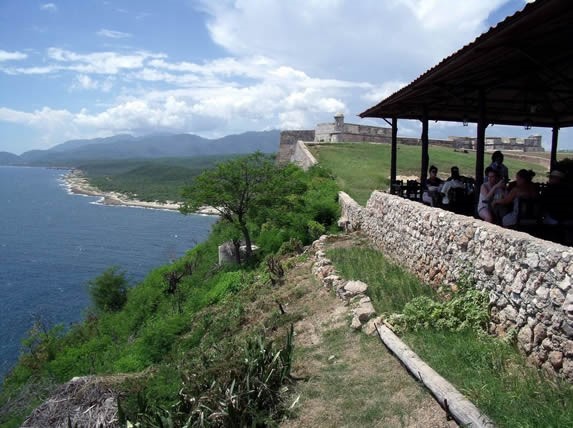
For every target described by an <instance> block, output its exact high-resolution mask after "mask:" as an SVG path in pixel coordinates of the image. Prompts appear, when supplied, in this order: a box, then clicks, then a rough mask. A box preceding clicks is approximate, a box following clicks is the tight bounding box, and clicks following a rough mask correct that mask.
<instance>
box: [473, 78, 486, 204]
mask: <svg viewBox="0 0 573 428" xmlns="http://www.w3.org/2000/svg"><path fill="white" fill-rule="evenodd" d="M478 108H479V119H478V123H477V142H476V192H475V193H476V198H478V197H479V191H480V188H481V185H482V184H483V177H484V151H485V128H486V127H487V122H486V111H485V93H484V90H483V88H480V89H479V106H478Z"/></svg>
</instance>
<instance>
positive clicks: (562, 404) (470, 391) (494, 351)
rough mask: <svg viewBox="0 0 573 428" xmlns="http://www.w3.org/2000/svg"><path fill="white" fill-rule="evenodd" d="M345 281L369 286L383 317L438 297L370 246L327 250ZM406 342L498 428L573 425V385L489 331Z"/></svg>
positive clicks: (413, 336)
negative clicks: (546, 371) (555, 377)
mask: <svg viewBox="0 0 573 428" xmlns="http://www.w3.org/2000/svg"><path fill="white" fill-rule="evenodd" d="M327 256H328V257H329V258H330V259H331V260H332V262H333V264H334V265H335V266H336V269H337V270H338V271H339V272H340V273H341V275H342V276H343V277H344V278H347V279H358V280H361V281H364V282H366V283H367V284H368V285H369V290H368V293H369V295H370V297H371V298H372V300H373V304H374V307H375V308H376V310H377V311H378V312H379V313H383V312H402V308H403V306H404V304H405V303H407V302H408V301H409V300H410V299H412V298H414V297H417V296H421V295H428V296H430V297H432V295H433V297H434V298H436V295H435V293H433V292H432V290H431V288H430V287H429V286H427V285H424V284H422V283H421V282H420V281H419V280H418V279H417V278H415V277H414V276H413V275H410V274H409V273H407V272H405V271H404V270H403V269H401V268H400V267H398V266H396V265H393V264H392V263H389V262H388V261H386V260H385V258H384V256H383V255H382V254H381V253H380V252H377V251H375V250H372V249H368V248H360V247H353V248H339V249H332V250H330V251H328V252H327ZM404 339H405V341H406V342H407V343H408V344H409V345H410V346H411V347H412V348H413V350H414V351H415V352H416V353H418V354H419V355H420V357H421V358H422V359H424V360H425V361H426V362H427V363H428V364H429V365H430V366H432V368H434V369H435V370H436V371H437V372H439V373H440V374H441V375H442V376H444V377H445V378H446V379H448V380H449V381H450V382H452V383H453V384H454V385H455V386H456V387H457V388H458V389H459V390H460V391H461V392H462V393H463V394H464V395H466V396H467V397H468V398H469V399H470V400H471V401H472V402H473V403H474V404H476V405H477V406H478V408H480V409H481V410H482V411H483V412H485V413H486V414H487V415H488V416H489V417H490V418H492V419H493V420H494V421H495V422H496V424H497V425H499V426H507V427H540V426H543V427H562V426H573V386H572V385H569V384H567V383H565V382H557V381H555V380H552V379H550V378H548V377H546V376H544V375H543V373H542V372H540V371H539V370H537V369H535V368H532V367H529V366H528V365H527V364H526V362H525V361H524V358H523V356H522V355H521V354H520V353H519V352H518V351H517V350H516V349H515V347H513V346H511V345H509V344H507V343H505V342H503V341H502V340H500V339H498V338H494V337H491V336H487V335H486V334H485V333H477V332H475V331H470V330H463V331H458V332H452V331H436V330H433V329H420V330H418V331H416V332H408V333H406V334H405V335H404Z"/></svg>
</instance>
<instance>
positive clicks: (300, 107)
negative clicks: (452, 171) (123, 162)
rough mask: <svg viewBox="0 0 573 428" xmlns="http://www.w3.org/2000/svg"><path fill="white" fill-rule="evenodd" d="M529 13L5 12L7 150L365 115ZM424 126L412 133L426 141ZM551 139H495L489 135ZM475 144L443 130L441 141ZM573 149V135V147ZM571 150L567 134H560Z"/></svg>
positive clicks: (1, 118)
mask: <svg viewBox="0 0 573 428" xmlns="http://www.w3.org/2000/svg"><path fill="white" fill-rule="evenodd" d="M525 4H526V2H525V0H465V1H459V0H288V1H287V0H162V1H160V2H158V1H154V0H138V1H133V0H132V1H129V0H105V1H104V0H82V1H78V0H55V1H53V2H45V1H34V0H0V151H8V152H12V153H15V154H21V153H22V152H25V151H27V150H32V149H47V148H49V147H52V146H54V145H56V144H59V143H62V142H64V141H67V140H70V139H79V138H96V137H107V136H111V135H116V134H132V135H147V134H157V133H161V134H164V133H193V134H198V135H201V136H203V137H206V138H217V137H221V136H224V135H229V134H236V133H242V132H246V131H262V130H270V129H313V128H314V126H315V124H316V123H324V122H333V116H334V114H336V113H338V112H342V113H343V114H344V115H345V120H346V122H349V123H361V124H370V125H378V126H387V125H386V123H385V122H383V121H381V120H376V119H360V118H359V117H358V116H357V115H358V114H359V113H360V112H362V111H364V110H366V109H367V108H369V107H371V106H372V105H374V104H376V103H378V102H379V101H381V100H382V99H383V98H385V97H387V96H388V95H391V94H392V93H394V92H395V91H396V90H398V89H400V88H401V87H402V86H404V85H406V84H408V83H409V82H411V81H412V80H413V79H415V78H416V77H418V76H419V75H420V74H422V73H424V72H425V71H426V70H427V69H428V68H430V67H432V66H434V65H435V64H437V63H438V62H440V61H441V60H442V59H443V58H444V57H446V56H449V55H450V54H452V53H453V52H455V51H457V50H458V49H460V48H461V47H462V46H464V45H465V44H467V43H469V42H471V41H473V40H474V39H475V38H476V37H477V36H479V35H480V34H481V33H483V32H485V31H487V29H488V28H489V27H491V26H492V25H495V24H496V23H498V22H499V21H501V20H503V19H504V18H505V17H506V16H508V15H511V14H513V13H515V12H516V11H518V10H521V9H522V8H523V7H524V6H525ZM420 132H421V125H420V123H419V122H418V121H400V122H399V131H398V134H399V135H401V136H419V135H420ZM529 134H542V135H543V143H544V146H545V147H549V144H550V139H551V137H550V132H548V131H547V130H544V129H542V128H533V129H531V130H524V129H522V128H518V127H504V126H494V127H493V128H488V131H487V135H497V136H526V135H529ZM449 135H471V136H474V135H475V126H471V125H470V126H468V127H463V126H461V124H459V123H448V122H438V123H432V124H431V125H430V137H432V138H446V137H447V136H449ZM571 135H572V136H573V134H571ZM560 137H561V138H560V148H573V145H571V147H567V141H566V140H567V130H564V131H562V132H561V133H560Z"/></svg>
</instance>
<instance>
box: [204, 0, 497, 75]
mask: <svg viewBox="0 0 573 428" xmlns="http://www.w3.org/2000/svg"><path fill="white" fill-rule="evenodd" d="M506 1H507V0H484V1H472V2H459V1H458V0H393V1H379V0H361V1H359V2H350V1H342V0H341V1H307V0H291V1H288V2H282V1H281V2H261V1H257V0H240V1H238V0H237V1H235V0H223V1H219V2H211V1H208V0H203V1H201V7H202V10H203V11H204V12H206V13H207V14H208V15H209V16H210V17H209V21H208V29H209V31H210V34H211V37H212V38H213V40H214V41H215V42H216V43H218V44H219V45H221V46H222V47H224V48H225V49H227V50H228V51H229V52H231V53H233V54H234V55H239V56H245V55H263V56H265V57H268V58H271V59H272V60H274V61H276V62H278V63H281V64H289V65H290V66H292V67H294V68H296V69H298V70H302V71H305V72H307V73H309V74H312V75H315V76H317V75H318V76H320V77H326V76H337V77H338V78H341V79H349V78H352V79H356V80H361V81H362V80H365V81H370V82H384V81H386V80H398V79H404V78H406V79H407V80H409V79H410V78H414V77H416V76H417V75H418V74H420V73H421V72H422V71H423V70H425V69H426V68H428V67H430V66H432V65H434V64H435V63H436V62H438V61H439V60H440V59H441V58H443V57H444V56H446V55H449V54H451V53H452V52H453V51H455V50H457V49H458V48H460V47H461V46H463V45H464V44H466V43H468V42H469V41H471V40H473V39H474V38H475V37H476V36H478V35H479V34H480V33H481V32H482V31H483V30H485V25H484V22H485V20H486V19H487V16H488V14H489V13H490V12H491V11H492V10H493V9H495V8H496V7H498V6H499V5H501V4H503V3H504V2H506ZM261 23H264V24H265V25H261Z"/></svg>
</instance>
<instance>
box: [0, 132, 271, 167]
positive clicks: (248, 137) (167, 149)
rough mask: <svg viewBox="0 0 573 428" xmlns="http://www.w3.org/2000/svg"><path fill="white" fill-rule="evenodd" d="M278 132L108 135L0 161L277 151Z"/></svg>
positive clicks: (68, 161)
mask: <svg viewBox="0 0 573 428" xmlns="http://www.w3.org/2000/svg"><path fill="white" fill-rule="evenodd" d="M279 138H280V131H276V130H275V131H262V132H246V133H243V134H237V135H228V136H226V137H222V138H218V139H212V140H211V139H206V138H203V137H200V136H198V135H193V134H174V135H149V136H143V137H134V136H131V135H115V136H113V137H108V138H95V139H89V140H70V141H66V142H65V143H62V144H58V145H57V146H55V147H52V148H51V149H48V150H31V151H28V152H25V153H22V155H20V156H16V155H13V154H11V153H7V154H5V155H2V156H0V164H16V163H21V164H27V165H77V163H78V162H83V161H87V160H117V159H155V158H165V157H199V156H211V155H230V154H247V153H253V152H255V151H261V152H263V153H274V152H276V151H277V150H278V146H279Z"/></svg>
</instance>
